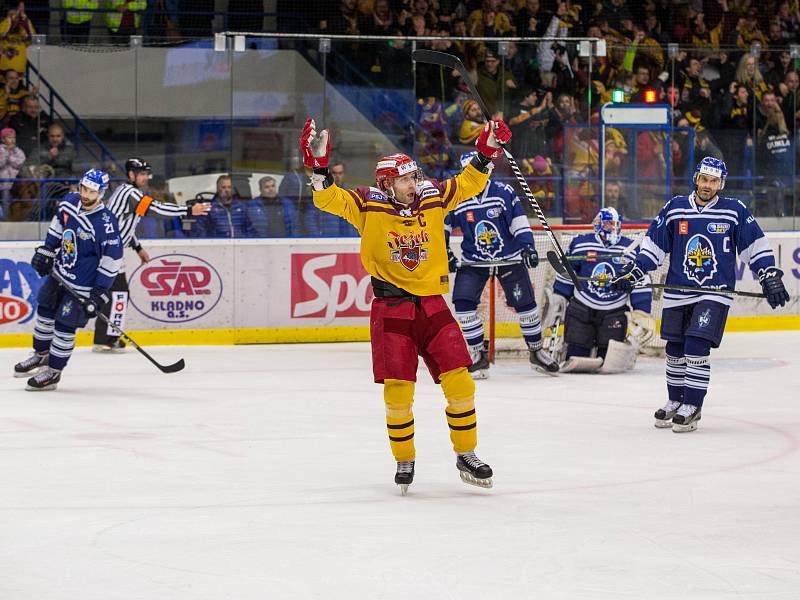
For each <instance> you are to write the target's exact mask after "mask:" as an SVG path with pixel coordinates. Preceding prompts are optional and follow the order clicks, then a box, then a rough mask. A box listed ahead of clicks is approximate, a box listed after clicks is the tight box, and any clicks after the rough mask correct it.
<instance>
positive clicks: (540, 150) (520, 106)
mask: <svg viewBox="0 0 800 600" xmlns="http://www.w3.org/2000/svg"><path fill="white" fill-rule="evenodd" d="M520 96H521V98H520V100H519V101H518V102H516V103H515V104H514V105H513V106H512V109H511V111H510V112H509V119H508V126H509V127H510V128H511V132H512V133H513V136H512V137H511V147H512V151H513V152H514V155H515V156H518V157H520V158H522V159H527V158H531V157H533V156H536V155H538V154H545V155H546V154H548V149H549V148H548V144H547V141H548V140H547V137H546V136H545V126H546V125H547V121H548V120H549V118H550V110H551V109H552V108H553V94H552V93H550V92H545V93H543V94H542V95H541V98H540V97H539V94H538V93H537V91H536V90H534V89H533V88H531V87H525V88H522V92H521V94H520Z"/></svg>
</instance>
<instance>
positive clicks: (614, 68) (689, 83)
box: [0, 0, 800, 236]
mask: <svg viewBox="0 0 800 600" xmlns="http://www.w3.org/2000/svg"><path fill="white" fill-rule="evenodd" d="M29 4H30V3H29ZM36 4H37V5H39V4H42V3H41V2H39V3H36ZM44 4H47V3H44ZM201 4H202V3H201ZM201 4H197V5H195V6H193V7H192V11H187V10H184V8H185V7H184V6H183V3H182V2H181V1H179V0H166V1H165V0H160V1H159V2H154V1H152V0H135V1H128V2H121V1H118V0H64V1H63V2H62V3H61V6H62V11H61V13H60V19H61V29H60V34H61V36H62V40H63V41H67V42H70V41H72V42H80V41H83V40H86V39H88V36H89V29H88V27H89V25H88V24H89V23H90V22H92V20H93V21H94V23H95V25H96V24H97V21H98V15H97V11H98V10H100V12H102V19H103V23H104V24H105V26H106V27H107V30H108V31H107V34H108V38H109V39H111V40H112V41H113V40H126V39H127V36H128V35H131V34H140V33H144V34H145V35H147V36H152V37H163V38H166V39H169V38H174V39H178V38H180V37H181V36H183V35H186V33H185V32H184V30H186V31H188V32H190V34H197V35H209V34H210V33H212V31H213V28H214V27H213V22H212V19H213V12H214V6H213V3H206V4H208V6H206V4H202V5H201ZM305 4H307V6H306V5H305ZM25 6H26V5H25V4H24V3H20V4H14V5H13V6H12V7H11V8H10V9H9V10H8V11H7V14H6V17H5V19H4V20H3V21H2V22H0V50H2V53H0V72H2V74H3V75H2V81H0V84H2V87H0V129H2V131H0V140H2V145H1V146H0V199H1V200H0V218H3V217H5V218H9V217H10V216H12V215H10V206H9V199H10V198H27V197H30V196H29V195H26V194H29V193H30V192H31V191H34V190H32V189H31V188H32V186H31V185H28V184H26V183H25V182H24V180H25V179H27V178H36V177H47V178H48V179H58V178H69V177H71V176H74V174H75V173H74V172H73V163H74V162H75V161H76V156H75V150H74V148H73V147H72V145H71V144H70V142H69V140H68V139H67V136H66V135H65V132H64V129H63V127H62V126H61V125H59V124H58V123H50V121H49V119H48V118H47V116H46V115H45V114H44V113H43V112H42V110H41V106H40V103H39V100H38V98H37V90H36V89H35V88H30V89H29V88H28V87H27V86H26V85H25V83H24V81H23V79H24V77H23V74H24V72H25V63H26V48H27V45H28V44H29V43H30V40H31V36H32V35H33V34H34V33H35V32H36V31H37V26H39V25H38V23H37V21H36V19H35V18H33V17H28V15H27V14H26V8H25ZM276 7H277V10H276V13H275V14H274V15H273V16H274V17H275V18H274V19H273V22H274V26H275V27H276V28H277V30H279V31H294V32H297V33H303V32H308V31H311V32H314V33H329V34H351V35H360V36H378V37H386V36H430V37H435V38H437V39H435V40H433V41H429V40H428V41H418V42H416V47H418V48H419V47H428V48H432V49H436V50H442V51H445V52H449V53H451V54H455V55H457V56H459V57H460V58H461V60H462V61H463V63H464V64H465V65H466V67H467V71H468V76H469V77H470V78H471V79H472V80H473V82H474V83H475V84H476V86H477V89H478V91H479V93H480V94H481V97H482V98H483V100H484V101H485V103H486V105H487V106H488V108H489V110H490V112H491V113H492V115H493V116H500V117H503V118H504V119H505V120H506V121H507V122H508V124H509V126H510V127H511V128H512V131H513V132H514V137H513V140H512V148H511V149H512V151H513V153H514V154H515V156H516V157H517V160H518V162H519V164H520V165H521V167H522V168H523V171H524V173H525V174H526V176H527V177H528V178H529V180H528V182H529V185H530V186H531V188H532V190H533V192H534V194H535V195H536V196H537V197H538V198H539V199H540V202H541V203H542V205H543V206H544V208H545V210H546V211H548V212H551V214H552V211H555V210H558V211H559V213H560V214H561V215H563V216H565V217H566V218H568V220H573V221H583V220H586V219H587V218H589V217H591V215H592V214H593V213H594V211H595V210H596V207H597V202H598V198H599V196H600V192H601V189H600V169H599V163H600V160H601V158H603V159H604V163H603V164H604V169H605V172H604V175H605V180H606V182H607V185H606V188H605V194H606V200H607V202H608V203H609V204H615V203H616V205H617V206H618V208H620V209H621V210H623V212H624V213H625V214H626V215H628V216H629V217H631V218H634V219H636V218H640V219H643V220H645V219H649V218H650V217H652V215H653V214H654V212H655V211H656V209H657V207H658V206H659V205H660V204H661V203H663V200H664V193H665V189H666V188H665V185H664V182H665V180H666V179H667V178H670V177H671V178H672V180H673V183H677V185H682V184H683V182H685V181H686V180H687V178H688V175H689V174H690V172H691V169H692V168H693V164H690V163H691V162H697V161H699V160H700V159H701V158H703V157H704V156H714V157H717V158H722V159H724V160H725V161H726V162H727V164H728V169H729V172H730V174H731V178H730V180H729V186H730V187H734V188H736V187H738V188H739V189H741V190H743V192H742V193H743V194H744V195H745V196H747V194H751V196H750V199H751V200H752V201H753V206H752V208H754V210H755V211H756V212H757V213H760V214H770V215H776V216H780V215H786V214H792V212H793V211H794V210H796V207H794V206H793V205H792V202H791V198H793V196H794V186H795V183H794V179H795V177H794V168H795V163H796V152H797V148H796V146H797V145H796V143H795V139H796V135H795V132H796V127H797V123H798V118H799V117H800V106H798V104H800V102H798V95H799V94H800V89H799V88H800V75H798V68H800V51H798V52H797V53H796V54H795V55H794V56H793V54H792V52H791V50H790V47H791V46H792V45H794V44H797V43H800V6H798V4H797V2H792V1H783V2H782V1H780V0H766V1H765V2H758V3H757V2H755V0H643V1H642V2H633V1H632V0H597V1H595V2H588V1H586V2H572V1H567V2H563V1H559V0H339V1H338V2H322V3H304V5H300V6H298V3H296V2H288V1H284V0H278V2H277V3H276ZM40 8H41V7H40ZM262 8H263V5H262V3H260V2H253V1H251V0H243V1H241V2H237V1H234V0H230V2H228V3H227V9H228V10H229V11H230V14H228V15H227V16H226V18H225V20H224V23H225V26H226V27H227V28H229V29H237V30H243V31H246V30H261V29H263V23H266V22H267V21H264V20H263V19H262V16H261V14H260V13H261V10H262ZM187 12H191V13H192V14H194V15H195V16H197V15H203V19H206V18H208V19H209V21H208V23H207V25H208V31H206V24H205V22H204V25H203V26H202V27H201V28H200V29H202V31H200V29H198V30H194V29H192V28H191V27H188V28H187V27H182V26H181V24H182V23H183V24H186V23H189V21H188V20H187V19H189V17H188V16H187V14H186V13H187ZM265 16H266V15H265ZM38 18H39V19H41V18H42V15H41V10H40V11H39V17H38ZM198 18H199V17H198ZM50 21H51V22H52V19H51V20H50ZM43 26H44V27H46V25H43ZM50 29H51V30H52V26H51V27H50ZM507 37H520V38H551V39H549V40H548V41H536V42H528V41H517V42H513V41H504V40H499V39H498V41H494V40H493V39H492V38H507ZM579 37H585V38H595V39H597V40H602V41H603V42H605V54H604V55H603V54H602V53H600V54H601V55H597V56H593V57H588V56H586V55H585V52H581V51H580V46H579V45H578V44H577V43H576V42H574V41H571V40H570V39H568V38H579ZM454 38H464V39H454ZM470 38H486V39H480V40H478V39H476V40H471V39H470ZM313 47H314V44H310V45H309V46H307V47H306V48H303V47H300V49H307V48H313ZM411 49H412V44H411V43H410V42H409V41H408V40H399V41H398V40H383V41H374V40H369V41H367V40H352V41H351V40H348V41H346V42H334V46H333V51H332V52H331V54H330V55H329V56H328V57H327V61H328V63H327V66H328V71H327V74H328V77H329V78H330V79H331V80H332V81H333V82H334V83H342V82H345V81H347V82H351V81H352V80H353V76H352V74H353V73H358V74H360V79H358V78H357V79H356V80H355V81H357V82H358V81H360V82H361V84H362V85H363V82H365V81H367V82H369V84H370V85H373V86H375V87H377V88H385V89H389V90H392V89H403V90H414V94H415V98H416V101H417V102H416V111H415V114H413V117H412V118H411V120H410V121H411V122H410V123H409V122H403V121H402V118H400V119H398V121H397V123H396V130H395V131H392V132H391V133H399V134H400V135H399V136H398V138H396V139H399V140H400V145H401V147H402V148H403V149H404V150H406V151H408V152H410V153H413V154H414V155H415V156H416V157H417V158H418V160H419V162H420V164H421V165H422V167H423V169H424V170H425V172H426V174H427V175H429V176H432V177H446V176H449V175H450V174H452V173H453V172H455V171H457V170H458V167H459V160H458V159H459V156H460V154H461V152H462V151H464V150H467V149H469V148H470V147H471V145H472V144H473V142H474V140H475V138H476V136H477V133H478V131H479V130H480V127H481V125H482V123H483V115H482V113H481V109H480V107H479V106H478V104H477V103H476V102H475V101H474V100H473V99H472V98H471V95H470V94H469V92H468V89H467V86H466V84H465V82H464V81H462V80H461V79H460V77H459V75H458V74H456V73H450V72H449V71H448V72H446V71H444V70H442V69H440V68H439V67H437V66H434V65H427V64H422V63H417V64H416V65H412V62H411V58H410V54H411ZM309 56H312V57H313V53H312V54H309ZM316 58H318V59H319V60H321V57H319V56H317V57H316ZM615 90H616V91H618V93H621V95H622V96H623V98H624V101H625V102H629V103H641V102H642V101H643V100H644V93H645V91H648V93H654V94H655V99H656V102H659V103H664V104H669V105H670V106H671V107H672V125H673V130H672V132H671V140H670V142H669V143H667V142H666V136H665V134H664V133H663V132H659V131H656V130H652V131H642V130H638V131H637V130H631V129H629V130H625V129H607V130H606V138H605V140H606V141H605V145H604V147H603V148H601V147H600V136H599V133H598V132H599V129H598V128H597V127H596V125H597V123H598V121H599V111H600V107H601V106H602V105H604V104H605V103H607V102H610V101H612V97H613V94H614V91H615ZM409 125H410V126H409ZM668 171H669V172H668ZM498 174H499V175H500V176H502V175H503V174H504V173H503V172H502V169H501V170H500V171H499V172H498ZM293 175H295V176H296V175H297V174H292V173H289V174H287V177H286V178H285V181H284V182H283V183H282V184H281V185H285V182H286V181H289V180H290V179H292V176H293ZM14 178H18V179H19V182H17V183H14V182H12V181H11V180H13V179H14ZM273 184H274V182H273ZM265 185H266V186H267V188H266V189H265V190H263V191H262V196H263V197H264V198H267V197H269V196H267V195H264V194H269V193H271V192H270V191H269V186H270V185H271V184H270V183H269V182H265ZM298 185H300V184H299V183H298ZM15 188H16V189H15ZM283 197H284V198H285V197H288V196H287V195H284V196H283ZM215 198H217V200H218V202H217V203H218V204H219V205H220V208H221V209H222V210H224V211H225V213H224V214H223V213H219V215H220V216H224V217H225V218H224V219H222V218H218V219H214V218H213V214H216V213H218V212H219V211H212V217H209V220H208V221H206V222H202V223H200V224H199V225H198V228H197V231H198V232H202V231H206V232H213V233H208V235H223V236H224V235H227V234H226V233H225V232H224V231H222V232H220V231H219V230H220V227H221V226H222V225H220V223H222V224H224V223H228V227H229V228H232V229H233V230H236V229H237V228H239V229H240V233H241V235H245V236H249V235H261V234H260V233H258V230H262V231H266V230H267V228H265V226H264V225H263V223H264V219H260V218H259V217H258V216H257V215H255V216H253V217H252V218H251V217H250V215H249V212H252V211H236V210H234V208H235V207H237V206H238V205H237V201H238V200H237V198H236V194H235V193H232V194H230V199H229V198H228V197H227V196H226V194H225V193H224V191H222V190H217V193H216V195H215ZM297 198H298V200H297V201H296V202H295V203H294V205H293V204H291V203H284V205H283V208H282V210H283V212H284V213H285V214H286V215H289V216H288V217H286V225H285V226H284V228H283V230H284V231H285V235H305V234H309V235H310V234H312V233H311V232H319V231H322V232H328V231H330V232H331V235H333V234H334V233H333V232H334V230H335V229H336V227H334V225H333V223H331V224H328V223H327V222H325V219H326V217H325V215H316V214H314V212H313V211H303V210H302V206H301V204H302V201H301V200H299V198H300V195H298V196H297ZM232 211H233V212H235V213H236V214H239V213H241V214H243V215H246V216H247V219H244V218H241V219H240V220H241V227H239V225H237V224H236V223H234V221H233V219H231V218H228V217H229V215H230V214H233V212H232ZM237 219H239V217H237ZM315 219H316V221H317V222H313V221H314V220H315ZM272 221H273V222H274V221H275V220H274V219H273V220H272ZM279 221H280V219H279ZM258 223H261V225H258ZM337 226H338V225H337ZM270 227H272V226H270ZM273 229H274V228H273ZM233 233H236V232H233ZM348 233H350V232H348ZM322 235H328V234H327V233H322Z"/></svg>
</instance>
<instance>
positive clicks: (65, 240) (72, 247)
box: [61, 229, 78, 269]
mask: <svg viewBox="0 0 800 600" xmlns="http://www.w3.org/2000/svg"><path fill="white" fill-rule="evenodd" d="M76 262H78V244H77V240H76V239H75V232H74V231H73V230H72V229H65V230H64V233H63V235H62V237H61V264H62V265H63V266H64V267H66V268H68V269H71V268H72V267H74V266H75V263H76Z"/></svg>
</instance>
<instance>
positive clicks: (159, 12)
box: [143, 0, 261, 41]
mask: <svg viewBox="0 0 800 600" xmlns="http://www.w3.org/2000/svg"><path fill="white" fill-rule="evenodd" d="M178 7H179V4H178V0H151V1H150V2H148V3H147V10H146V11H145V13H144V26H143V27H144V35H145V37H147V38H150V39H152V38H156V39H159V38H160V39H164V38H166V39H168V40H175V41H180V40H181V30H180V27H179V19H180V12H179V10H178ZM247 19H248V21H249V22H250V23H251V25H250V27H251V28H252V27H258V29H257V30H256V31H260V29H261V21H260V20H259V19H257V18H255V19H254V18H252V17H250V16H248V17H247ZM228 28H229V29H231V30H234V31H249V29H247V28H246V27H244V28H241V29H240V28H238V27H237V28H235V27H233V25H231V24H230V23H229V26H228Z"/></svg>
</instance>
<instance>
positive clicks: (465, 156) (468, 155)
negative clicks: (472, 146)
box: [458, 150, 478, 169]
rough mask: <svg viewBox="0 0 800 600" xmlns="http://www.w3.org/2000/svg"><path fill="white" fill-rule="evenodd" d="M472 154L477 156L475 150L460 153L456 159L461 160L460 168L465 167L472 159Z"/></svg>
mask: <svg viewBox="0 0 800 600" xmlns="http://www.w3.org/2000/svg"><path fill="white" fill-rule="evenodd" d="M474 156H478V153H477V152H476V151H475V150H470V151H469V152H464V154H462V155H461V158H459V159H458V160H459V161H460V162H461V168H462V169H466V168H467V165H468V164H469V163H470V162H471V161H472V158H473V157H474Z"/></svg>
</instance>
